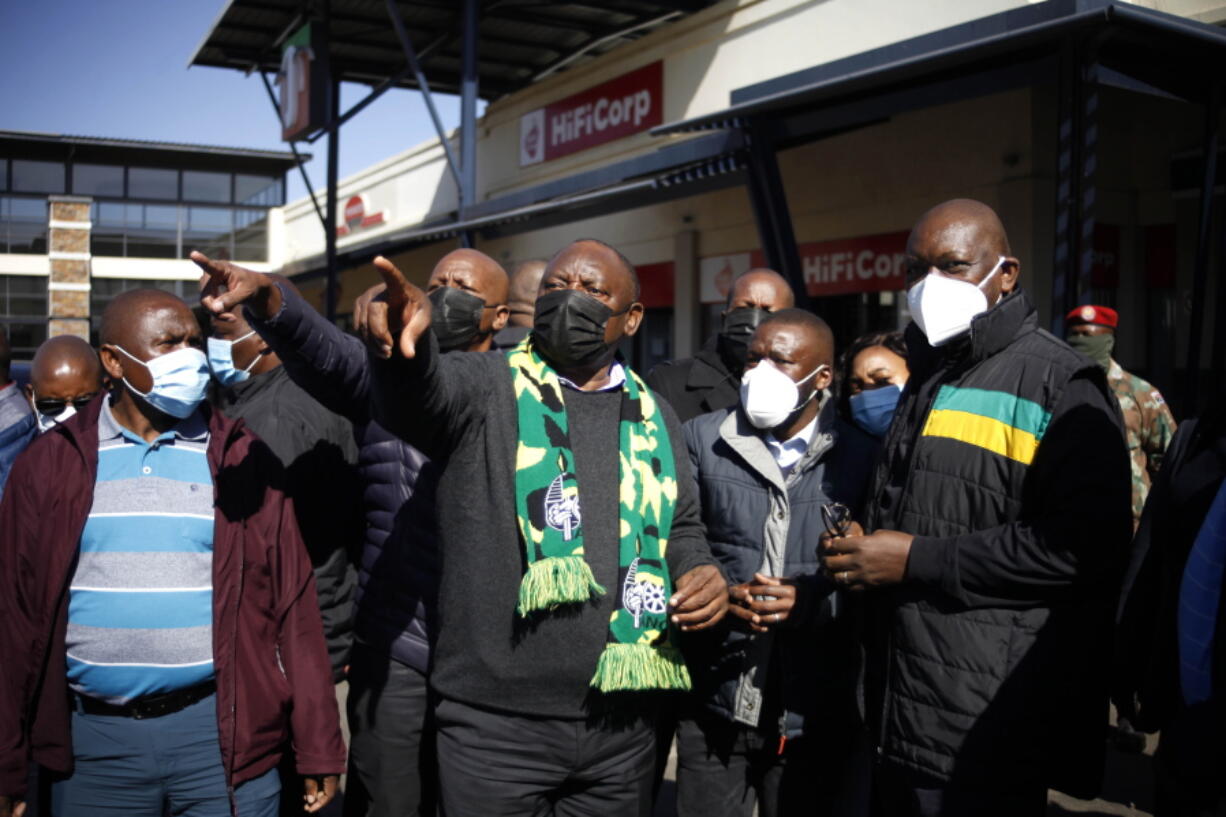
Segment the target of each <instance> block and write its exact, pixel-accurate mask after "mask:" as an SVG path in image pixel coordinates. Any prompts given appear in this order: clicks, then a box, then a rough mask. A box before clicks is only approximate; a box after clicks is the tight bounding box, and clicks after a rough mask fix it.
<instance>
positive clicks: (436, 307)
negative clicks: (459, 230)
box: [426, 249, 510, 352]
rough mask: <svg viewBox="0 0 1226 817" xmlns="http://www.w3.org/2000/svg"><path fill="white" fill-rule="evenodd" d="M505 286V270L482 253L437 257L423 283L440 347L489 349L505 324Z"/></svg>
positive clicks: (454, 252) (461, 251)
mask: <svg viewBox="0 0 1226 817" xmlns="http://www.w3.org/2000/svg"><path fill="white" fill-rule="evenodd" d="M508 286H509V282H508V280H507V273H506V270H504V269H503V268H502V265H501V264H499V263H498V262H497V261H495V260H494V259H493V258H490V257H489V256H488V255H486V254H485V253H483V252H478V251H477V250H470V249H459V250H452V251H451V252H449V253H447V254H446V255H444V256H443V257H442V258H440V259H439V262H438V263H437V264H435V265H434V270H433V271H432V272H431V273H430V280H429V281H428V282H427V283H426V293H427V294H428V295H429V296H430V302H431V304H432V305H433V312H432V318H431V326H432V327H433V329H434V334H435V336H436V337H437V338H438V342H439V348H440V349H442V350H443V351H453V350H462V351H468V352H486V351H489V349H490V348H491V345H492V342H493V337H494V333H495V332H497V331H499V330H500V329H502V328H503V327H504V326H506V325H507V317H508V315H509V314H510V312H509V310H508V309H507V288H508Z"/></svg>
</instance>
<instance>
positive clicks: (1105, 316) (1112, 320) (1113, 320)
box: [1064, 304, 1120, 329]
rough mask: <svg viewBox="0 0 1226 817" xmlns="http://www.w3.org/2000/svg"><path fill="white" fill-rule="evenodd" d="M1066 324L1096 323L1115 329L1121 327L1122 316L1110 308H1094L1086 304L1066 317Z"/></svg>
mask: <svg viewBox="0 0 1226 817" xmlns="http://www.w3.org/2000/svg"><path fill="white" fill-rule="evenodd" d="M1064 323H1065V324H1067V325H1069V326H1071V325H1073V324H1078V323H1095V324H1098V325H1099V326H1109V327H1111V328H1112V329H1115V328H1116V327H1118V326H1119V325H1120V316H1119V313H1118V312H1116V311H1115V310H1114V309H1112V308H1111V307H1109V306H1094V305H1092V304H1086V305H1085V306H1079V307H1077V308H1076V309H1074V310H1073V311H1072V312H1070V313H1068V314H1067V315H1065V316H1064Z"/></svg>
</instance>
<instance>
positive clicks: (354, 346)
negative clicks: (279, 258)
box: [247, 284, 439, 672]
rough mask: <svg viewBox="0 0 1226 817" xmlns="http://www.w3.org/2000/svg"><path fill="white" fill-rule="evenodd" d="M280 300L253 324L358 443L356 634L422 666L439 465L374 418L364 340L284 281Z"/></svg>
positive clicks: (433, 581) (429, 633)
mask: <svg viewBox="0 0 1226 817" xmlns="http://www.w3.org/2000/svg"><path fill="white" fill-rule="evenodd" d="M278 286H280V284H278ZM281 299H282V308H281V311H280V312H278V313H277V315H275V316H274V317H273V318H272V319H270V320H260V319H259V318H257V317H256V316H255V315H252V314H251V313H250V312H248V313H247V318H248V320H249V321H250V323H251V326H252V328H254V329H255V330H256V331H257V332H259V334H260V337H262V338H263V339H264V340H265V342H267V343H268V345H269V346H270V347H271V348H272V349H273V351H275V352H276V353H277V355H278V356H279V357H280V358H281V362H282V365H284V367H285V370H286V372H288V373H289V375H290V377H291V378H293V380H294V382H295V383H297V384H298V385H299V386H301V387H302V388H303V389H304V390H306V391H307V392H308V393H309V394H310V395H311V396H312V397H314V398H315V399H316V400H318V401H319V402H321V403H323V404H324V405H325V406H327V407H328V408H330V409H331V410H332V411H335V412H336V413H337V414H341V415H343V416H345V417H347V418H348V419H349V420H350V422H352V423H353V426H354V436H355V438H356V440H357V443H358V471H359V473H360V474H361V477H362V483H363V505H364V508H365V512H366V542H365V544H364V546H363V548H362V555H361V559H360V562H359V565H358V594H357V605H358V609H357V617H356V620H355V622H354V635H355V637H356V638H357V640H358V641H359V642H361V643H362V644H365V645H367V646H369V647H372V648H374V649H376V650H379V651H382V652H384V653H385V654H387V655H389V656H391V658H392V659H394V660H396V661H399V662H400V663H402V664H407V665H408V666H411V667H413V668H414V669H416V670H418V671H420V672H426V671H427V670H428V669H429V664H430V650H431V645H432V643H433V634H434V626H433V622H434V616H435V609H436V607H437V601H438V569H439V566H438V545H437V534H436V526H435V521H434V520H435V510H434V498H435V486H436V484H437V482H438V478H437V469H436V467H435V466H434V465H433V464H432V463H431V462H430V460H429V459H427V458H426V456H425V455H423V454H422V453H421V452H420V451H417V450H416V449H414V448H412V447H410V446H409V445H408V444H407V443H404V442H402V441H401V440H400V439H399V438H397V437H395V436H393V435H392V434H390V433H388V432H387V431H385V430H384V429H383V428H382V427H380V426H379V425H377V424H376V423H375V422H374V421H373V420H372V419H371V417H370V413H369V410H368V398H369V395H370V374H369V371H368V368H367V357H366V348H365V347H364V346H363V345H362V343H361V341H359V340H358V339H357V338H355V337H353V336H351V335H347V334H345V333H344V332H342V331H341V330H340V329H339V328H338V327H337V326H335V325H334V324H332V323H329V322H328V320H327V319H326V318H324V317H323V316H322V315H320V314H319V313H318V312H316V311H315V310H314V309H312V308H311V306H310V305H309V304H308V303H307V302H306V301H304V300H303V299H302V298H301V297H300V296H299V295H297V294H295V293H293V292H290V291H289V290H288V289H287V288H286V287H281Z"/></svg>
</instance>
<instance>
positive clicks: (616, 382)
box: [558, 360, 626, 391]
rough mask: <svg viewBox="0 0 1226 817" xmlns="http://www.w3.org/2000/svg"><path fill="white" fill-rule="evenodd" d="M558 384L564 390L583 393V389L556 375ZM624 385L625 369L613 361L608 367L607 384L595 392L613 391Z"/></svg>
mask: <svg viewBox="0 0 1226 817" xmlns="http://www.w3.org/2000/svg"><path fill="white" fill-rule="evenodd" d="M558 382H559V383H561V384H562V385H563V386H565V387H566V388H568V389H571V390H572V391H583V389H581V388H579V387H578V386H576V385H575V384H574V383H573V382H571V381H570V380H568V379H566V378H565V377H563V376H562V375H558ZM625 383H626V367H625V366H622V365H621V363H619V362H618V361H616V360H615V361H613V363H612V364H611V365H610V366H609V382H608V384H606V385H604V386H601V387H600V388H598V389H596V391H613V390H614V389H620V388H621V387H622V386H623V385H625Z"/></svg>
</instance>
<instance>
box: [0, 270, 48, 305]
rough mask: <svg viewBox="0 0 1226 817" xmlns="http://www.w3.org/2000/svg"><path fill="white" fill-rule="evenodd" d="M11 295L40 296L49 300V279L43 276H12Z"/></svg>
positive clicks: (10, 282) (10, 280) (10, 281)
mask: <svg viewBox="0 0 1226 817" xmlns="http://www.w3.org/2000/svg"><path fill="white" fill-rule="evenodd" d="M8 280H9V294H10V295H22V296H26V295H39V296H41V297H42V298H43V299H44V300H46V298H47V279H46V278H44V277H43V276H41V275H11V276H9V279H8Z"/></svg>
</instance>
